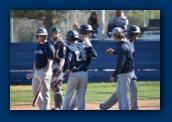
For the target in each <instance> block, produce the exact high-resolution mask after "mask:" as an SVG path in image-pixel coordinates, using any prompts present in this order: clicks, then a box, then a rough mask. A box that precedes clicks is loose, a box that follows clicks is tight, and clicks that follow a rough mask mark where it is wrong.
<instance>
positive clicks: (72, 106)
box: [69, 94, 76, 110]
mask: <svg viewBox="0 0 172 122" xmlns="http://www.w3.org/2000/svg"><path fill="white" fill-rule="evenodd" d="M74 95H75V96H74V98H73V99H72V101H71V102H70V107H69V110H73V109H75V108H76V94H74Z"/></svg>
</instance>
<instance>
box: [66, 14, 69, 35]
mask: <svg viewBox="0 0 172 122" xmlns="http://www.w3.org/2000/svg"><path fill="white" fill-rule="evenodd" d="M68 30H69V11H67V12H66V32H67V31H68Z"/></svg>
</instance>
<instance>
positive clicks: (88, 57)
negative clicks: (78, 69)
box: [78, 39, 96, 65]
mask: <svg viewBox="0 0 172 122" xmlns="http://www.w3.org/2000/svg"><path fill="white" fill-rule="evenodd" d="M78 42H80V43H83V41H82V40H81V39H79V40H78ZM92 49H93V50H94V48H92ZM94 51H95V50H94ZM95 52H96V51H95ZM90 63H91V57H90V56H87V65H90Z"/></svg>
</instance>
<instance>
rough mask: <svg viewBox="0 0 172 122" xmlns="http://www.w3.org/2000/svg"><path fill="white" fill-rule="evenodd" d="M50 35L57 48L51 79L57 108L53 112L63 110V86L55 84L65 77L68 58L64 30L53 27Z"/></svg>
mask: <svg viewBox="0 0 172 122" xmlns="http://www.w3.org/2000/svg"><path fill="white" fill-rule="evenodd" d="M50 34H51V37H52V43H53V45H54V48H55V59H54V61H53V67H52V68H53V76H52V79H51V89H52V91H53V94H54V102H55V108H53V109H52V110H59V109H61V106H62V103H63V97H62V95H63V93H62V89H61V84H59V85H57V86H56V87H54V86H53V84H54V82H56V81H57V80H59V79H62V77H63V74H64V70H63V65H64V63H65V58H66V46H65V44H64V41H63V40H62V30H61V29H60V28H59V27H52V28H51V31H50Z"/></svg>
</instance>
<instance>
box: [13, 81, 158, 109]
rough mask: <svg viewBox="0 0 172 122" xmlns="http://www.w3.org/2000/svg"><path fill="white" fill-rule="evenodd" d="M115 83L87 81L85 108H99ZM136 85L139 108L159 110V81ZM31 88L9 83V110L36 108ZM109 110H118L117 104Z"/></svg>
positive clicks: (52, 104) (64, 87) (64, 84)
mask: <svg viewBox="0 0 172 122" xmlns="http://www.w3.org/2000/svg"><path fill="white" fill-rule="evenodd" d="M116 85H117V83H116V82H96V83H95V82H94V83H88V87H87V92H86V110H99V104H100V103H102V102H104V101H106V100H107V99H108V98H109V97H110V95H111V94H112V93H113V92H114V91H116V87H117V86H116ZM137 85H138V106H139V110H160V81H139V82H138V84H137ZM66 86H67V84H66V83H63V84H62V88H63V96H65V90H66ZM31 89H32V88H31V84H28V85H20V84H17V85H10V110H38V106H36V107H32V102H33V99H34V97H33V95H32V91H31ZM50 94H51V105H50V108H53V107H54V101H53V94H52V91H51V90H50ZM75 110H76V109H75ZM109 110H118V104H116V105H114V106H113V107H112V108H111V109H109Z"/></svg>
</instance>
